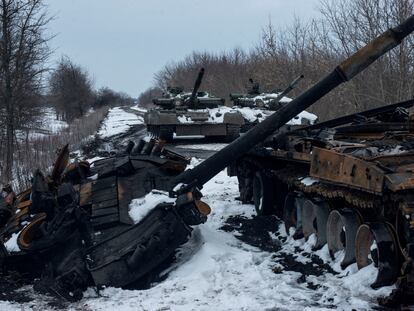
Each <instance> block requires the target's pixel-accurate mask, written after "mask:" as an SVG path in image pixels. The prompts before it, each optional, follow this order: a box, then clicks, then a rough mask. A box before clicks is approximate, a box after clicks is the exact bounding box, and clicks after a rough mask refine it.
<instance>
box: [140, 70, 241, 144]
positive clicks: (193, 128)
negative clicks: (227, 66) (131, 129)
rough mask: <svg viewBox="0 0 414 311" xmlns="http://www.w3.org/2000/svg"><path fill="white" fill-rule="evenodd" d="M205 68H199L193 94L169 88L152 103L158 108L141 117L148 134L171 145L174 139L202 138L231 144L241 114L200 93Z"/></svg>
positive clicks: (220, 100)
mask: <svg viewBox="0 0 414 311" xmlns="http://www.w3.org/2000/svg"><path fill="white" fill-rule="evenodd" d="M203 75H204V68H201V70H200V72H199V74H198V76H197V79H196V82H195V85H194V88H193V91H192V92H191V93H185V92H184V90H183V88H177V87H175V88H169V89H168V92H167V93H166V94H165V95H164V98H157V99H154V100H153V102H154V104H155V106H156V107H157V108H155V109H151V110H149V111H148V112H147V113H146V114H145V115H144V121H145V124H146V125H147V130H148V132H149V133H151V134H152V135H153V136H154V137H157V138H160V139H163V140H166V141H167V142H170V141H172V140H173V137H174V135H176V136H205V137H210V138H213V139H217V140H222V141H227V142H229V141H232V140H234V139H235V138H237V137H238V136H239V133H240V127H241V126H242V125H243V124H244V120H243V117H242V116H241V114H240V113H239V112H237V111H235V110H232V109H230V108H229V107H226V106H224V99H222V98H216V97H211V96H210V95H209V94H208V93H207V92H199V91H198V89H199V88H200V85H201V81H202V78H203Z"/></svg>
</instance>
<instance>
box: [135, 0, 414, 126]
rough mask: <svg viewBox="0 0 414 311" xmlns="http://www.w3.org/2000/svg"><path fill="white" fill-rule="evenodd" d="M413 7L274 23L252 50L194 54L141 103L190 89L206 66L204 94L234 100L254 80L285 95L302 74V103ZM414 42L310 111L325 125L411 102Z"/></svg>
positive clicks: (355, 8)
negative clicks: (232, 94)
mask: <svg viewBox="0 0 414 311" xmlns="http://www.w3.org/2000/svg"><path fill="white" fill-rule="evenodd" d="M413 3H414V1H413V0H343V1H336V0H321V1H320V3H319V11H320V13H321V14H320V16H321V17H318V18H314V19H312V20H309V21H302V20H299V19H297V18H295V19H294V20H293V22H292V23H291V25H289V26H287V27H285V28H283V29H282V28H277V27H275V25H273V24H272V23H271V22H269V23H268V24H267V25H266V26H265V27H263V29H262V33H261V37H260V38H259V40H258V42H259V43H258V44H256V45H255V46H253V47H252V48H251V50H249V51H245V50H242V49H239V48H235V49H233V50H231V51H228V52H221V53H211V52H196V51H194V52H192V53H191V54H190V55H188V56H187V57H185V58H184V59H183V60H181V61H178V62H174V63H172V64H168V65H166V66H165V67H164V68H163V69H162V70H161V71H160V72H158V73H156V74H155V77H154V81H155V82H154V85H153V86H152V87H151V88H150V89H148V90H146V91H145V92H143V93H142V94H141V95H140V97H139V98H138V102H139V104H140V105H143V106H148V105H150V102H151V98H153V97H154V96H159V95H160V94H162V92H164V91H165V90H166V88H167V86H174V85H176V86H183V87H184V88H185V89H188V90H190V89H191V88H192V86H193V84H194V79H195V77H196V75H197V71H198V70H199V68H200V67H204V68H205V69H206V75H205V77H204V81H203V83H202V89H204V90H207V91H209V92H210V93H212V94H214V95H216V96H220V97H222V98H226V99H228V97H229V93H230V92H246V90H247V88H248V87H249V79H250V78H251V79H253V80H254V81H255V82H257V83H259V84H260V86H261V90H262V91H266V92H271V91H274V90H277V89H283V88H284V87H285V86H287V85H288V84H289V83H290V81H292V80H293V79H294V78H295V77H297V76H298V75H300V74H303V75H304V76H305V79H304V80H302V81H301V82H300V83H299V85H297V87H296V88H295V90H293V92H292V93H291V96H293V97H294V96H296V95H298V94H300V93H301V92H302V91H304V90H306V89H307V88H308V87H309V86H311V85H313V84H314V83H316V82H317V81H318V80H319V79H320V78H322V77H323V76H324V75H325V74H327V73H328V72H329V71H330V70H332V69H333V68H334V67H335V66H336V65H337V64H338V63H339V62H340V61H341V60H343V59H344V58H346V57H348V56H350V55H351V54H352V53H353V52H355V51H356V50H357V49H358V48H360V47H362V46H364V45H365V44H367V43H368V42H369V41H370V40H371V39H373V38H375V37H376V36H378V35H379V34H380V33H382V32H383V31H385V30H387V29H388V28H390V27H394V26H395V25H397V24H399V23H401V22H402V21H403V20H404V19H406V18H407V17H408V16H410V15H412V14H413ZM413 40H414V38H413V37H412V36H411V37H409V38H408V39H407V40H405V41H404V42H403V43H402V44H401V45H400V46H399V47H397V48H395V49H394V50H393V51H391V52H390V53H388V54H387V55H385V56H384V57H382V58H381V59H380V60H379V61H377V62H376V63H375V64H373V65H372V66H371V67H370V68H368V69H367V70H366V71H364V72H363V73H362V74H361V75H359V76H357V77H356V78H354V79H353V80H352V81H351V82H349V83H347V84H344V85H343V86H341V87H339V88H338V89H336V90H334V91H333V92H331V93H330V94H329V95H328V96H326V97H325V98H323V99H322V100H320V101H319V102H318V103H316V104H315V105H314V106H313V107H311V108H310V110H311V111H313V112H314V113H316V114H317V115H318V116H319V117H320V119H321V120H326V119H330V118H334V117H337V116H341V115H344V114H348V113H353V112H357V111H361V110H365V109H369V108H374V107H377V106H381V105H385V104H388V103H393V102H397V101H402V100H406V99H410V98H412V97H413V86H414V79H413V68H414V51H413V47H414V45H413Z"/></svg>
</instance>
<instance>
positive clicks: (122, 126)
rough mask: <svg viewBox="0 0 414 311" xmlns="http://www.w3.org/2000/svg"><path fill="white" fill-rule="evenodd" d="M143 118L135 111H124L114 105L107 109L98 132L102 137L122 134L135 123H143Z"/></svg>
mask: <svg viewBox="0 0 414 311" xmlns="http://www.w3.org/2000/svg"><path fill="white" fill-rule="evenodd" d="M143 123H144V119H143V118H142V117H141V116H138V115H136V114H135V113H130V112H126V111H125V110H123V109H122V108H120V107H115V108H112V109H110V110H109V112H108V116H107V117H106V119H105V120H104V121H103V124H102V126H101V128H100V130H99V132H98V135H99V136H101V137H102V138H107V137H110V136H114V135H118V134H122V133H124V132H126V131H128V129H129V128H130V127H131V126H132V125H136V124H143Z"/></svg>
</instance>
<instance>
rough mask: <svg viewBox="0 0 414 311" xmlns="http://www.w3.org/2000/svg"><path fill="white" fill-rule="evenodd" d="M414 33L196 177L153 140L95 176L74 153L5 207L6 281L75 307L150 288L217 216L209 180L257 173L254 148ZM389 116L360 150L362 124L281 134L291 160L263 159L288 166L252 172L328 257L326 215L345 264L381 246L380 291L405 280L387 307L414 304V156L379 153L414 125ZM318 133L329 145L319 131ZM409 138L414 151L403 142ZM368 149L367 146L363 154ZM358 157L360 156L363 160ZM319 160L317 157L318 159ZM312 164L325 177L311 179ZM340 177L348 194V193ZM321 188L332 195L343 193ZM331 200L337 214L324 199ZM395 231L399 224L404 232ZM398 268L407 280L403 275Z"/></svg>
mask: <svg viewBox="0 0 414 311" xmlns="http://www.w3.org/2000/svg"><path fill="white" fill-rule="evenodd" d="M412 31H414V16H411V17H410V18H409V19H407V20H406V21H404V22H403V23H402V24H401V25H399V26H397V27H395V28H392V29H390V30H388V31H387V32H385V33H384V34H382V35H381V36H379V37H378V38H377V39H375V40H373V41H372V42H371V43H370V44H368V45H367V46H365V47H364V48H362V49H360V50H359V51H358V52H356V53H355V54H354V55H352V56H351V57H350V58H349V59H347V60H345V61H344V62H342V63H341V64H340V65H339V66H338V67H336V68H335V69H334V70H333V71H332V72H331V73H329V74H328V75H327V76H326V77H325V78H323V79H322V80H320V81H319V82H318V83H317V84H315V85H314V86H313V87H311V88H310V89H309V90H307V91H305V92H304V93H302V94H301V95H300V96H298V97H296V98H295V99H294V100H292V101H291V102H290V103H288V104H286V105H284V106H283V107H281V108H280V109H279V110H278V111H276V112H275V113H274V114H273V115H271V116H269V117H268V118H267V119H265V120H264V121H263V122H261V123H260V124H258V125H257V126H255V127H253V128H252V129H251V130H250V131H248V132H247V133H246V134H244V135H243V136H242V137H240V138H239V139H237V140H235V141H234V142H232V143H231V144H229V145H227V146H226V147H224V148H223V149H222V150H220V151H218V152H217V153H215V154H214V155H213V156H211V157H210V158H208V159H206V160H205V161H203V162H201V163H200V164H198V165H197V166H195V167H194V168H193V169H187V170H184V169H185V166H186V163H188V161H187V159H185V158H183V157H181V156H179V155H177V154H175V153H173V152H171V151H169V150H168V148H163V147H162V142H158V143H156V142H155V141H154V140H152V141H150V142H147V143H145V142H142V141H141V142H140V143H137V144H134V143H131V144H128V146H127V148H126V150H125V152H124V154H123V155H118V156H115V157H111V158H106V159H102V160H100V161H97V162H95V163H94V165H93V166H91V167H90V166H89V164H88V163H85V162H79V163H76V162H75V163H71V164H68V158H69V155H68V154H69V153H68V150H67V147H66V148H64V149H63V150H62V151H61V153H60V156H59V158H58V160H57V161H56V163H55V165H54V169H53V172H52V173H51V175H50V176H44V175H42V174H41V172H39V171H36V172H35V174H34V178H33V183H32V187H31V189H28V190H27V191H25V192H23V193H22V194H20V195H18V196H17V199H16V200H15V201H14V203H13V204H11V205H4V202H2V203H1V204H2V206H1V207H0V210H3V209H6V210H7V209H8V210H9V215H10V217H9V218H8V219H7V221H6V224H5V225H4V226H3V227H2V228H1V231H0V239H1V242H2V243H1V244H0V250H1V251H0V264H1V266H2V271H3V273H4V272H7V271H10V270H17V271H18V272H19V273H30V274H31V275H32V277H33V278H40V279H39V280H38V281H36V283H35V285H34V287H35V289H37V290H39V291H41V292H46V293H50V294H53V295H55V296H58V297H63V298H65V299H68V300H77V299H80V298H81V297H82V291H83V290H84V289H85V288H86V287H87V286H97V287H100V286H115V287H128V288H137V287H140V285H139V284H142V282H144V283H145V280H148V279H149V280H150V279H151V276H152V275H154V274H156V273H157V271H159V270H158V269H159V268H160V266H162V264H163V263H165V262H168V260H170V259H171V257H172V256H174V253H175V250H176V248H177V247H178V246H179V245H181V244H182V243H185V242H186V241H187V240H188V238H189V236H190V234H191V231H192V228H191V227H192V226H194V225H198V224H201V223H203V222H205V221H206V220H207V215H208V214H209V212H210V208H209V207H208V205H207V204H205V203H204V202H202V201H201V200H200V199H201V197H202V194H201V192H200V189H202V187H203V185H204V184H205V183H206V182H207V181H208V180H210V179H211V178H212V177H214V176H215V175H216V174H218V173H219V172H220V171H222V170H223V169H224V168H225V167H227V166H229V165H230V164H231V163H232V162H234V161H235V160H237V161H239V162H240V163H246V162H245V161H244V159H246V158H242V157H243V156H245V155H246V154H247V153H248V152H249V151H250V150H251V149H252V148H253V147H254V146H256V145H257V144H258V143H260V142H263V141H264V140H265V139H266V138H267V137H268V136H270V135H272V134H274V133H275V131H278V130H279V129H281V127H283V126H285V124H286V122H288V121H289V120H291V119H292V118H294V117H295V116H296V115H298V114H299V113H300V112H301V111H303V110H305V109H306V108H307V107H309V106H310V105H312V104H313V103H315V102H316V101H317V100H319V99H320V98H321V97H323V96H324V95H325V94H327V93H329V92H330V91H331V90H332V89H334V88H335V87H337V86H338V85H340V84H341V83H343V82H346V81H348V80H350V79H352V78H353V77H354V76H355V75H356V74H358V73H359V72H361V71H362V70H364V69H365V68H366V67H368V66H369V65H370V64H371V63H372V62H374V61H375V60H376V59H377V58H379V57H380V56H381V55H382V54H384V53H386V52H387V51H389V50H391V49H392V48H394V47H395V46H397V45H398V44H399V43H400V42H401V40H402V39H404V38H405V37H406V36H407V35H408V34H410V33H411V32H412ZM398 106H399V107H408V105H405V104H400V105H398ZM394 108H396V107H394ZM386 110H387V111H386V112H387V113H385V114H382V113H377V114H375V113H372V112H369V113H366V114H365V115H364V117H366V118H371V117H373V118H375V117H376V116H381V117H380V118H378V122H374V123H372V124H371V127H370V126H368V125H369V124H368V125H367V124H362V130H363V131H364V132H362V133H368V134H367V135H365V136H364V137H369V139H368V140H367V142H360V140H359V139H358V138H359V137H358V133H361V131H360V132H357V131H356V127H357V126H358V125H350V127H347V126H344V127H340V125H341V124H339V123H336V125H332V124H330V125H327V123H326V122H325V123H321V124H322V125H321V124H318V125H314V126H313V128H312V127H310V128H307V129H306V128H304V129H300V130H298V129H296V130H297V131H295V132H294V133H290V132H284V131H281V132H280V133H283V134H277V135H276V140H275V143H276V144H280V147H279V149H280V150H279V149H269V150H268V149H266V148H264V149H263V148H261V149H260V150H261V151H262V152H269V153H270V154H271V155H272V154H273V156H274V157H276V158H277V159H278V160H277V161H273V159H271V160H272V161H269V160H270V159H269V158H268V157H267V158H264V159H263V161H262V162H261V163H260V164H261V165H262V166H261V167H265V166H266V165H272V163H273V164H275V168H270V167H268V169H265V170H261V169H260V168H261V167H259V168H255V169H254V170H253V171H254V176H253V179H254V181H253V182H259V183H260V182H261V183H262V186H260V187H258V186H256V187H255V188H256V191H255V192H254V193H253V194H252V197H253V199H254V198H259V200H258V202H259V204H256V205H258V209H259V210H263V211H265V204H270V203H268V202H265V200H268V199H269V197H266V198H265V196H264V193H265V191H267V190H265V187H270V188H272V189H275V187H276V191H274V193H275V194H276V198H275V199H274V201H273V202H276V203H277V202H282V201H284V202H286V204H285V205H286V208H285V212H284V214H285V215H286V217H284V218H285V219H286V226H288V227H290V226H291V224H292V225H296V227H297V229H296V231H297V232H299V231H301V234H303V235H306V236H309V232H315V233H316V234H317V236H318V243H317V246H319V245H321V244H322V243H323V241H324V235H323V234H324V232H325V231H323V230H321V228H323V223H321V219H322V220H323V219H324V218H321V216H320V215H325V216H326V217H325V219H327V220H326V221H327V223H326V226H325V227H332V229H330V230H331V231H329V232H331V233H332V235H331V236H326V235H325V238H326V241H327V243H328V245H331V246H332V245H333V246H332V247H331V249H332V252H334V251H336V249H337V248H340V247H341V243H342V246H343V247H345V252H346V254H348V255H346V257H345V259H346V260H345V259H344V262H343V264H344V265H346V264H348V260H351V259H352V257H351V255H352V249H353V248H352V247H350V246H352V245H360V248H359V249H357V250H355V251H354V253H355V254H356V255H355V256H356V258H359V262H360V263H361V265H363V264H366V263H367V262H368V260H369V259H370V258H368V257H369V253H370V250H371V249H373V250H374V249H375V248H372V247H370V246H371V245H373V244H374V243H371V242H370V241H371V239H372V240H373V241H377V243H376V245H377V248H376V249H377V250H378V251H377V253H378V256H373V255H371V256H370V257H371V260H374V261H376V262H377V263H378V267H379V268H378V270H379V275H381V278H380V281H381V282H378V283H377V284H376V286H380V285H384V284H388V283H389V282H390V280H394V279H395V277H399V278H400V279H399V282H398V284H397V288H396V290H395V292H394V294H393V295H392V296H391V297H390V299H388V300H387V303H389V304H391V303H392V304H394V305H395V304H399V303H402V302H404V301H408V302H412V300H413V290H414V286H413V273H414V270H413V267H412V261H411V258H413V256H414V240H413V239H414V225H413V220H412V219H413V217H414V215H413V213H414V212H413V206H412V203H411V197H412V193H411V192H412V178H411V177H410V176H411V174H412V172H411V169H412V164H411V162H410V159H411V158H410V153H408V154H403V155H402V156H400V158H399V159H398V162H397V163H395V162H394V159H393V161H390V162H389V161H387V156H388V155H386V154H385V153H384V152H383V151H382V149H381V145H377V144H370V143H371V142H375V141H376V140H378V139H381V137H383V136H385V137H388V138H389V139H391V140H393V141H396V142H398V144H399V145H401V146H402V148H408V146H409V143H410V139H408V138H409V136H410V135H409V134H407V133H406V132H407V131H408V132H410V129H411V126H410V122H409V121H408V123H407V122H406V121H407V120H410V118H409V114H408V117H407V114H406V113H405V111H404V110H401V109H399V110H398V111H397V110H396V109H390V108H389V107H387V108H386ZM373 121H375V120H373ZM379 121H381V122H386V123H387V124H386V125H385V126H386V128H387V129H389V130H392V129H396V128H397V129H399V130H402V135H400V133H397V132H393V135H391V136H387V135H384V127H383V125H382V124H381V122H379ZM334 122H338V120H335V121H334ZM348 123H350V122H344V124H348ZM336 126H338V128H336V131H327V132H329V133H326V134H329V135H324V134H325V133H324V130H323V129H324V127H326V128H329V127H336ZM355 126H356V127H355ZM316 127H318V128H319V129H320V134H316V132H314V130H316ZM339 128H340V130H339ZM286 130H288V129H286V128H285V131H286ZM307 131H308V132H309V133H311V136H310V137H311V139H307V137H308V135H310V134H307V133H308V132H307ZM325 132H326V131H325ZM303 133H306V135H305V136H304V135H303ZM348 134H349V135H348ZM279 135H282V136H280V137H279ZM289 135H293V136H291V137H293V138H294V139H295V137H296V141H297V144H295V143H294V142H293V141H292V142H289V141H288V140H286V139H283V137H289ZM295 135H296V136H295ZM301 135H302V136H301ZM312 135H313V136H312ZM335 135H336V136H335ZM347 135H348V136H347ZM404 136H408V138H407V140H404V139H402V138H403V137H404ZM324 137H325V138H324ZM326 137H331V139H330V140H329V139H328V138H326ZM346 137H350V138H348V141H349V142H350V143H352V146H351V147H350V149H348V150H347V149H346V148H347V147H348V146H347V145H343V146H342V145H341V144H336V142H337V141H340V140H343V141H345V142H346V141H347V140H346V139H345V138H346ZM312 139H316V140H315V141H313V140H312ZM401 139H402V140H401ZM358 141H359V142H360V144H361V146H358V145H357V144H356V142H358ZM317 142H320V143H321V144H318V143H317ZM283 143H285V144H283ZM364 143H365V144H366V145H367V147H366V148H365V150H364V147H363V144H364ZM288 146H291V147H293V149H294V150H292V149H291V147H288ZM353 147H356V149H353ZM358 147H361V148H360V149H359V150H358ZM283 148H284V149H283ZM309 148H312V150H313V152H312V153H310V151H308V150H309ZM368 150H369V151H368ZM397 150H400V148H398V149H397ZM353 151H354V153H353ZM279 152H280V153H279ZM314 153H315V154H318V156H317V157H313V155H314ZM394 153H395V151H394ZM370 155H371V156H374V158H372V157H371V158H370ZM249 156H250V154H249V155H246V157H249ZM375 156H376V159H375ZM396 158H397V157H396ZM279 159H281V160H279ZM281 161H282V162H283V163H284V164H283V166H284V168H285V169H287V173H285V174H284V173H283V171H282V170H281V168H280V165H281V163H282V162H281ZM293 162H295V163H294V165H293V166H294V168H293V169H292V171H294V170H295V169H302V168H305V170H303V171H301V172H300V174H299V175H300V176H299V175H298V174H296V175H289V172H291V171H289V168H291V166H292V165H291V164H292V163H293ZM314 162H315V164H314ZM341 164H343V165H341ZM312 165H316V166H314V170H312V169H311V170H310V171H309V167H311V168H312ZM306 167H307V168H308V170H306ZM329 168H330V169H329ZM273 173H276V174H273ZM306 173H308V174H306ZM268 174H269V175H268ZM338 174H340V176H341V183H338V182H337V180H338V177H337V176H336V175H338ZM309 175H310V177H309ZM312 176H313V177H312ZM266 178H268V179H266ZM299 178H300V180H299ZM305 178H315V179H316V178H317V179H318V182H317V183H315V184H312V185H309V183H310V182H309V180H308V179H305ZM274 180H276V183H273V181H274ZM277 180H280V182H278V181H277ZM268 181H269V183H267V182H268ZM270 181H271V182H270ZM312 182H313V181H312ZM319 185H326V187H329V186H332V187H334V188H335V191H332V189H331V188H324V187H321V188H320V187H318V186H319ZM350 185H355V187H354V188H352V187H353V186H352V187H351V186H350ZM242 186H243V185H242ZM279 186H280V187H279ZM308 186H309V187H311V188H307V187H308ZM294 187H298V188H294ZM292 189H296V190H297V191H296V192H293V193H292V192H290V191H289V190H292ZM306 189H309V190H310V191H306ZM258 190H260V191H258ZM325 194H326V195H325ZM307 195H309V196H307ZM283 196H285V197H283ZM325 197H327V198H331V199H332V200H334V202H335V203H336V204H335V205H333V204H332V201H328V200H323V198H325ZM300 200H303V204H301V203H300ZM319 200H322V201H319ZM256 201H257V199H256ZM260 201H262V202H261V204H260ZM305 203H306V204H305ZM385 203H386V204H385ZM305 205H306V206H310V207H312V208H305ZM302 206H303V208H302ZM328 206H329V207H328ZM319 207H320V209H319ZM266 211H267V209H266ZM318 211H321V212H318ZM374 211H375V212H374ZM328 212H329V214H328ZM6 214H7V213H2V214H1V215H6ZM5 217H7V216H5ZM313 220H314V221H313ZM362 223H363V225H362V226H361V224H362ZM305 224H306V225H305ZM315 224H316V226H315ZM390 224H395V226H394V229H395V232H392V229H391V228H392V227H390V226H389V225H390ZM301 227H302V229H300V228H301ZM345 227H346V230H344V228H345ZM355 227H358V228H359V229H358V232H357V233H356V235H357V236H359V238H360V239H361V242H358V241H355V240H353V239H352V235H353V234H354V233H355V232H356V229H355ZM327 230H328V229H327ZM348 231H349V232H348ZM393 234H394V235H393ZM392 237H394V238H396V241H397V242H395V241H394V240H392ZM390 238H391V240H390ZM344 243H345V244H344ZM396 243H397V244H396ZM17 246H18V247H17ZM396 246H398V249H396ZM348 250H350V251H348ZM384 251H386V252H387V255H389V256H387V258H388V261H387V259H384V258H383V257H382V256H383V255H384V253H383V252H384ZM367 258H368V259H367ZM400 261H403V264H401V262H400ZM399 267H402V268H403V269H402V270H401V271H400V270H398V268H399ZM396 271H398V272H396ZM394 273H395V274H398V275H395V274H394ZM383 275H385V276H386V277H385V276H384V277H383Z"/></svg>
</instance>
